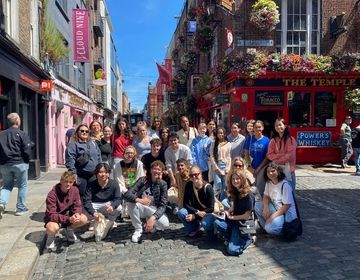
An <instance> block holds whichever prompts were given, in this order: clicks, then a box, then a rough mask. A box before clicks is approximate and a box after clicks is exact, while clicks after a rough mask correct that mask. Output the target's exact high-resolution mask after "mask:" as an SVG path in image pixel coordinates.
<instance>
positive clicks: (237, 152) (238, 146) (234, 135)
mask: <svg viewBox="0 0 360 280" xmlns="http://www.w3.org/2000/svg"><path fill="white" fill-rule="evenodd" d="M240 131H241V127H240V124H239V123H237V122H234V123H233V125H232V126H231V133H230V134H229V135H228V136H227V139H228V141H229V142H230V143H231V160H233V159H234V158H235V157H242V156H243V153H244V152H243V146H244V142H245V136H244V135H242V134H240Z"/></svg>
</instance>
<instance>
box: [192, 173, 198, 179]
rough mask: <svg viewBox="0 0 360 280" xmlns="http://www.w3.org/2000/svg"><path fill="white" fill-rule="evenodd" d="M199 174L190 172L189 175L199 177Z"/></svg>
mask: <svg viewBox="0 0 360 280" xmlns="http://www.w3.org/2000/svg"><path fill="white" fill-rule="evenodd" d="M199 175H200V173H192V174H190V177H192V178H197V177H199Z"/></svg>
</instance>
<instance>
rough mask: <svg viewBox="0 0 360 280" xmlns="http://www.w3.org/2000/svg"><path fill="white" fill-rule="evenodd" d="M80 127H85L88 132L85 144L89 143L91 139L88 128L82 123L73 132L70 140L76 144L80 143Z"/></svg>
mask: <svg viewBox="0 0 360 280" xmlns="http://www.w3.org/2000/svg"><path fill="white" fill-rule="evenodd" d="M81 127H86V128H87V130H88V131H89V132H88V138H87V140H86V142H89V141H90V140H91V138H90V128H89V127H88V125H87V124H84V123H83V124H80V125H79V126H78V127H77V128H76V130H75V132H74V133H73V135H72V136H71V138H72V140H73V141H74V142H77V143H79V142H80V138H79V130H80V128H81Z"/></svg>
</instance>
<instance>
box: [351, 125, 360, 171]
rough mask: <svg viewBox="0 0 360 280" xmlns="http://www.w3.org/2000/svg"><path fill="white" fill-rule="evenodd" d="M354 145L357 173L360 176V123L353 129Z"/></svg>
mask: <svg viewBox="0 0 360 280" xmlns="http://www.w3.org/2000/svg"><path fill="white" fill-rule="evenodd" d="M351 139H352V142H351V143H352V147H353V150H354V154H355V158H354V161H355V167H356V172H355V175H357V176H360V124H359V125H358V126H357V127H355V128H354V129H353V130H352V131H351Z"/></svg>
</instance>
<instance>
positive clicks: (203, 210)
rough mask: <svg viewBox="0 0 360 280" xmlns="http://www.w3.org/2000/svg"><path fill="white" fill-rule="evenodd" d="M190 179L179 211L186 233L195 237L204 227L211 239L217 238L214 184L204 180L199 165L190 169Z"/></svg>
mask: <svg viewBox="0 0 360 280" xmlns="http://www.w3.org/2000/svg"><path fill="white" fill-rule="evenodd" d="M190 178H191V179H190V181H189V182H188V183H187V184H186V186H185V193H184V205H183V208H181V209H180V210H179V212H178V217H179V219H180V221H181V222H182V223H183V225H184V228H185V232H186V235H187V236H188V237H195V236H196V235H198V234H199V232H200V228H201V227H202V228H204V230H205V232H206V234H207V236H208V238H209V240H213V239H214V238H215V234H214V221H215V217H214V216H213V215H212V213H213V212H214V203H215V195H214V190H213V188H212V186H211V185H210V184H209V183H207V182H206V181H204V180H203V178H202V175H201V170H200V168H199V167H198V166H193V167H191V169H190Z"/></svg>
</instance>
